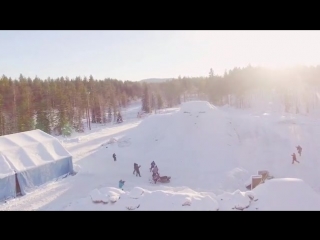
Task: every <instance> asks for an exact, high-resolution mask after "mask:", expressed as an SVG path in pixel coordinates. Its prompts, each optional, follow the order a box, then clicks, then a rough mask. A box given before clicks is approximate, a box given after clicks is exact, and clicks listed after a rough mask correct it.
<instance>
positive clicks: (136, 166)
mask: <svg viewBox="0 0 320 240" xmlns="http://www.w3.org/2000/svg"><path fill="white" fill-rule="evenodd" d="M137 168H138V164H137V163H134V164H133V173H132V174H134V173H135V172H136V169H137Z"/></svg>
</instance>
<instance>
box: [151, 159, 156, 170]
mask: <svg viewBox="0 0 320 240" xmlns="http://www.w3.org/2000/svg"><path fill="white" fill-rule="evenodd" d="M155 165H156V163H155V162H154V161H152V163H151V168H150V172H151V171H152V169H153V168H154V166H155Z"/></svg>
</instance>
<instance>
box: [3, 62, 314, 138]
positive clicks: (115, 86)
mask: <svg viewBox="0 0 320 240" xmlns="http://www.w3.org/2000/svg"><path fill="white" fill-rule="evenodd" d="M319 86H320V67H303V66H300V67H294V68H288V69H282V70H270V69H266V68H261V67H251V66H248V67H246V68H234V69H232V70H230V71H228V72H225V74H224V75H223V76H217V75H215V74H214V71H213V70H212V69H210V71H209V74H208V76H204V77H178V78H175V79H172V80H169V81H166V82H160V83H145V82H133V81H120V80H117V79H110V78H109V79H104V80H98V79H94V78H93V76H90V77H89V78H86V77H85V78H81V77H77V78H75V79H69V78H67V77H65V78H64V77H61V78H58V79H51V78H48V79H39V78H37V77H36V78H34V79H31V78H26V77H24V76H23V75H20V77H19V78H18V79H11V78H9V77H6V76H4V75H3V76H2V77H1V78H0V135H7V134H12V133H17V132H22V131H28V130H33V129H41V130H43V131H45V132H47V133H50V134H55V135H61V134H63V135H70V133H71V132H72V131H77V132H82V131H83V130H84V124H86V123H85V122H86V121H83V119H87V120H88V122H89V123H100V124H105V123H108V122H113V121H116V116H117V113H118V112H119V113H121V111H122V109H123V108H125V107H127V106H128V104H129V103H130V102H131V101H136V100H140V99H141V101H142V109H141V110H142V111H145V112H147V113H150V112H152V111H155V112H156V111H157V110H158V109H161V108H164V107H173V106H176V105H178V104H180V103H181V102H182V101H188V100H191V99H202V100H207V101H209V102H211V103H212V104H215V105H217V106H223V105H226V104H228V105H230V106H234V107H237V108H249V107H268V106H269V107H270V103H272V104H273V105H274V106H277V107H278V108H279V110H281V111H286V112H292V113H302V112H303V113H309V112H311V111H314V110H319V97H320V95H319V93H318V90H319ZM89 127H90V126H89Z"/></svg>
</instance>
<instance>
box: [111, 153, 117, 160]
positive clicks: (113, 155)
mask: <svg viewBox="0 0 320 240" xmlns="http://www.w3.org/2000/svg"><path fill="white" fill-rule="evenodd" d="M112 157H113V160H114V161H117V156H116V154H115V153H114V154H112Z"/></svg>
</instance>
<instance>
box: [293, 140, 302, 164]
mask: <svg viewBox="0 0 320 240" xmlns="http://www.w3.org/2000/svg"><path fill="white" fill-rule="evenodd" d="M296 149H297V151H298V154H299V156H300V157H301V152H302V147H301V146H300V145H298V146H296ZM291 156H292V164H294V162H297V163H300V162H299V161H298V160H297V156H296V154H295V153H293V154H292V155H291Z"/></svg>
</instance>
